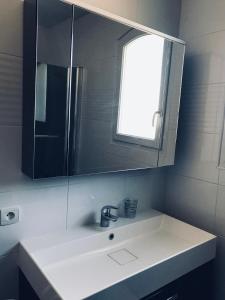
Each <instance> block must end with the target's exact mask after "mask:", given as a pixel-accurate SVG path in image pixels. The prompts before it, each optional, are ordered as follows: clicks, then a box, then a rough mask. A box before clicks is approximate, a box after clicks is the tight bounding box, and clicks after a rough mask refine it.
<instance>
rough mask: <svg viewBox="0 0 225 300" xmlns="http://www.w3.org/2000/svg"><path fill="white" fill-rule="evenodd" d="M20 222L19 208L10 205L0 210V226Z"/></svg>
mask: <svg viewBox="0 0 225 300" xmlns="http://www.w3.org/2000/svg"><path fill="white" fill-rule="evenodd" d="M17 222H19V208H18V207H9V208H1V210H0V226H6V225H11V224H15V223H17Z"/></svg>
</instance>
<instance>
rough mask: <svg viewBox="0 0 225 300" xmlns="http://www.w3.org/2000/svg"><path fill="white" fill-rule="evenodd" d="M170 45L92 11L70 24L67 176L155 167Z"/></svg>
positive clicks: (161, 39) (160, 133)
mask: <svg viewBox="0 0 225 300" xmlns="http://www.w3.org/2000/svg"><path fill="white" fill-rule="evenodd" d="M171 44H172V43H171V42H169V41H167V40H165V39H164V38H162V37H159V36H156V35H152V34H145V33H143V32H141V31H139V30H136V29H133V28H131V27H128V26H126V25H123V24H120V23H117V22H115V21H112V20H109V19H106V18H104V17H101V16H98V15H96V14H94V13H90V12H89V13H86V14H80V15H79V16H78V17H77V18H76V19H75V22H74V53H73V54H74V57H73V79H72V95H73V97H72V110H71V112H72V114H71V118H70V119H71V122H72V126H71V128H72V130H71V133H70V135H71V136H70V145H73V147H72V150H71V149H70V160H69V161H70V165H69V168H70V170H69V173H70V175H73V174H86V173H96V172H97V173H98V172H109V171H118V170H127V169H139V168H151V167H157V162H158V149H159V148H160V147H161V143H162V136H163V132H162V131H163V123H164V122H163V121H164V112H165V106H166V97H167V88H168V76H169V69H170V57H171V48H172V45H171ZM74 115H76V117H74Z"/></svg>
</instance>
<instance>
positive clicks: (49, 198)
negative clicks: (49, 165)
mask: <svg viewBox="0 0 225 300" xmlns="http://www.w3.org/2000/svg"><path fill="white" fill-rule="evenodd" d="M67 191H68V187H67V185H65V186H59V187H52V188H46V189H36V190H27V191H18V192H17V191H15V192H10V193H0V209H1V208H4V207H14V206H15V207H19V208H20V221H19V222H18V223H16V224H13V225H10V226H1V227H0V241H1V247H0V256H1V255H5V254H6V253H7V252H8V251H10V250H12V249H13V248H14V247H15V246H16V245H17V243H18V241H20V240H21V239H24V238H29V237H33V236H38V235H43V234H47V233H50V232H56V231H62V230H65V229H66V212H67Z"/></svg>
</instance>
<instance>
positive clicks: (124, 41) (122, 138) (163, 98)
mask: <svg viewBox="0 0 225 300" xmlns="http://www.w3.org/2000/svg"><path fill="white" fill-rule="evenodd" d="M145 35H146V34H145V33H143V32H140V31H138V30H136V29H131V30H130V31H129V32H128V33H126V34H125V35H124V36H123V37H122V38H121V39H120V40H119V42H118V53H117V72H116V73H117V82H116V83H117V87H116V105H115V113H114V121H113V123H114V124H113V139H114V141H118V142H125V143H129V144H133V145H139V146H145V147H148V148H153V149H161V148H162V140H163V131H164V123H165V122H164V121H165V114H166V102H167V92H168V86H169V75H170V64H171V54H172V42H171V41H169V40H167V39H165V42H164V54H163V63H162V65H165V67H164V68H163V70H162V77H161V87H163V88H161V90H160V99H159V110H158V113H157V112H156V113H157V115H158V118H157V127H156V136H155V139H154V140H150V139H145V138H138V137H136V136H131V135H124V134H119V133H118V132H117V127H118V120H119V113H120V101H121V87H122V85H121V83H122V74H123V59H124V51H123V50H124V48H125V47H126V45H128V44H129V43H131V42H132V41H134V40H135V39H136V38H140V37H141V36H145ZM150 122H151V121H150ZM152 122H153V120H152Z"/></svg>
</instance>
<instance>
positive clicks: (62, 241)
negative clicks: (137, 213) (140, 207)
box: [19, 211, 216, 300]
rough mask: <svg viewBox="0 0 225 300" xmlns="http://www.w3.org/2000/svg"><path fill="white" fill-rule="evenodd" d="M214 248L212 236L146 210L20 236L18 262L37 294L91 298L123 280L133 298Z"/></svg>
mask: <svg viewBox="0 0 225 300" xmlns="http://www.w3.org/2000/svg"><path fill="white" fill-rule="evenodd" d="M215 251H216V237H215V236H214V235H212V234H209V233H207V232H205V231H203V230H200V229H198V228H195V227H193V226H191V225H188V224H186V223H184V222H181V221H179V220H177V219H174V218H172V217H169V216H167V215H165V214H162V213H159V212H157V211H151V212H150V213H148V214H145V215H143V216H141V217H139V218H137V219H136V220H133V221H129V220H126V219H124V220H122V219H121V220H120V223H118V224H117V225H116V227H114V228H111V229H108V230H107V231H98V230H97V229H96V228H94V227H93V228H92V227H89V228H81V229H80V230H76V231H74V232H68V233H60V234H57V235H54V236H45V237H40V238H35V239H31V240H24V241H22V242H21V243H20V255H19V266H20V268H21V269H22V271H23V273H24V274H25V276H26V277H27V279H28V280H29V282H30V284H31V285H32V287H33V288H34V290H35V291H36V293H37V294H38V296H39V297H40V299H44V300H45V299H46V300H52V299H54V300H55V299H63V300H76V299H86V298H88V297H90V299H95V296H94V295H96V294H97V293H99V292H101V291H103V290H106V289H107V288H109V287H111V286H113V285H115V284H117V283H120V282H124V280H126V287H128V288H129V286H130V287H131V289H132V291H133V294H135V295H136V297H137V298H132V299H140V298H141V297H142V296H143V294H150V293H151V292H153V291H155V290H157V289H159V288H161V287H162V286H164V285H166V284H168V283H169V282H172V281H173V280H175V279H177V278H179V277H180V276H182V275H184V274H186V273H188V272H190V271H192V270H193V269H195V268H197V267H199V266H201V265H203V264H204V263H206V262H208V261H210V260H212V259H213V258H214V257H215ZM96 299H97V298H96ZM98 299H101V298H100V297H98ZM103 299H104V298H103ZM107 299H108V298H107ZM130 299H131V298H130Z"/></svg>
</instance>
